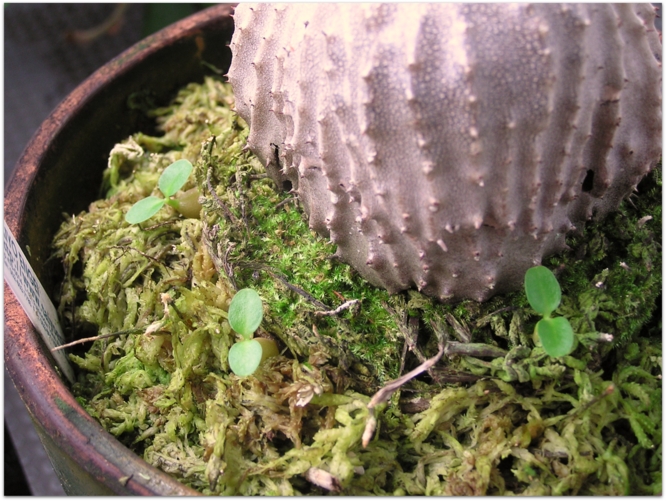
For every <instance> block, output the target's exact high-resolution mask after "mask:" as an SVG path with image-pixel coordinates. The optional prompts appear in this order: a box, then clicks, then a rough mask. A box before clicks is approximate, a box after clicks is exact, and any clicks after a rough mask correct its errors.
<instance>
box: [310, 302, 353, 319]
mask: <svg viewBox="0 0 666 501" xmlns="http://www.w3.org/2000/svg"><path fill="white" fill-rule="evenodd" d="M359 303H360V301H359V300H358V299H352V300H350V301H347V302H346V303H343V304H341V305H340V306H338V307H337V308H336V309H334V310H327V311H315V312H314V314H315V316H318V317H332V316H334V315H337V314H338V313H340V312H341V311H344V310H347V309H349V308H351V307H352V306H355V305H357V304H359Z"/></svg>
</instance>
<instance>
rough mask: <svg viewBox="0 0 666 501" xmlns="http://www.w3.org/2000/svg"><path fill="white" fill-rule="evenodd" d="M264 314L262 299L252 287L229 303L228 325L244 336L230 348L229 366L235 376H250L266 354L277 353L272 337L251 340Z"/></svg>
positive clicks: (240, 292)
mask: <svg viewBox="0 0 666 501" xmlns="http://www.w3.org/2000/svg"><path fill="white" fill-rule="evenodd" d="M263 316H264V312H263V308H262V304H261V298H260V297H259V294H257V292H256V291H255V290H253V289H241V290H239V291H238V292H237V293H236V295H235V296H234V297H233V299H232V300H231V304H230V305H229V316H228V320H229V325H231V328H232V329H233V330H234V331H236V332H237V333H238V334H240V335H241V337H243V340H242V341H239V342H237V343H236V344H234V345H233V346H232V347H231V349H230V350H229V367H230V368H231V370H232V371H233V372H234V374H236V375H237V376H249V375H250V374H253V373H254V371H256V370H257V368H258V367H259V365H261V363H262V362H263V361H264V360H266V359H267V358H269V357H273V356H275V355H277V354H278V349H277V346H276V345H275V342H274V341H273V340H271V339H264V338H257V339H252V336H253V335H254V331H256V330H257V329H258V328H259V325H260V324H261V320H262V318H263Z"/></svg>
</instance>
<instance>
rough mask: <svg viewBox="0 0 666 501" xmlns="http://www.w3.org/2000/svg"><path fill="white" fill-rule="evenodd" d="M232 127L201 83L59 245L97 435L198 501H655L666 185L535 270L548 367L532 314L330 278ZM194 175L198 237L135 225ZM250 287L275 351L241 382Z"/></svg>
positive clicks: (340, 267) (60, 236)
mask: <svg viewBox="0 0 666 501" xmlns="http://www.w3.org/2000/svg"><path fill="white" fill-rule="evenodd" d="M232 110H233V95H232V93H231V90H230V87H229V85H228V84H227V83H224V82H222V81H221V80H220V79H215V78H207V79H206V80H205V81H204V83H203V84H194V83H193V84H190V85H188V86H187V87H186V88H184V89H182V90H181V91H180V93H179V94H178V96H177V97H176V98H175V99H174V101H173V102H172V103H171V104H170V105H169V106H166V107H162V108H157V109H154V110H152V111H150V112H149V115H150V116H151V117H153V118H154V120H155V121H156V122H157V124H158V129H159V130H160V131H161V132H162V135H160V136H148V135H146V134H143V133H137V134H134V135H132V136H131V137H129V138H127V139H126V140H125V141H123V142H121V143H119V144H117V145H116V146H115V147H114V148H113V150H112V151H111V152H110V154H109V161H108V168H107V170H106V171H105V173H104V186H103V187H102V193H103V197H102V198H101V199H100V200H98V201H96V202H93V203H92V204H91V205H90V207H89V209H88V211H87V212H83V213H80V214H74V215H72V214H69V215H65V218H64V219H65V220H64V222H63V224H62V227H61V228H60V230H59V231H58V233H57V235H56V237H55V240H54V253H53V256H52V258H53V259H57V260H60V261H61V262H62V264H63V274H64V281H63V284H62V287H61V291H60V297H59V314H60V316H61V321H62V324H63V327H64V329H65V331H66V333H67V336H68V338H69V339H68V341H76V340H79V339H82V338H96V339H95V340H94V341H90V342H86V343H81V344H78V345H75V346H73V347H72V348H70V350H69V358H70V360H71V361H72V362H73V363H74V365H75V366H76V368H77V382H76V384H74V386H73V388H72V391H73V393H74V394H75V396H76V398H77V400H78V401H79V402H80V404H81V405H82V406H83V407H84V408H85V409H86V411H87V412H88V413H90V414H91V415H92V416H93V417H95V418H96V419H97V420H99V422H100V423H101V424H102V426H103V427H104V428H105V429H106V430H108V431H109V432H110V433H112V434H113V435H115V436H116V437H117V438H118V440H120V441H121V442H122V443H124V444H125V445H126V446H127V447H128V448H130V449H131V450H132V451H134V452H135V453H136V454H138V455H140V456H141V457H143V459H145V461H147V462H148V463H150V464H152V465H154V466H156V467H157V468H159V469H161V470H163V471H165V472H167V473H169V474H171V475H173V476H174V477H175V478H177V479H178V480H179V481H181V482H183V483H184V484H186V485H188V486H191V487H193V488H195V489H197V490H198V491H200V492H202V493H204V494H215V495H258V494H261V495H305V494H312V495H321V494H325V493H328V492H333V493H340V494H345V495H391V494H395V495H419V494H427V495H471V494H476V495H510V494H522V495H532V496H537V495H566V494H579V495H620V494H625V495H626V494H634V495H636V494H643V495H654V494H658V493H660V492H661V469H662V459H661V420H662V414H661V409H662V404H661V398H662V397H661V394H662V390H661V372H662V371H661V312H660V310H659V308H658V304H659V303H660V299H659V298H660V295H661V273H660V271H661V167H660V166H659V167H658V168H656V169H654V170H653V171H652V172H651V173H650V174H649V175H648V176H647V177H646V178H645V179H644V180H643V181H642V182H641V184H640V185H639V187H638V193H636V194H635V195H632V196H631V197H630V198H629V199H627V200H626V201H625V202H623V204H622V205H621V207H620V209H619V210H618V211H617V212H615V213H613V214H611V215H610V216H608V217H607V218H606V219H605V220H604V221H601V222H590V223H588V224H587V225H586V226H585V228H584V229H583V230H582V231H579V232H577V233H574V234H571V235H570V236H569V237H568V238H567V244H568V250H567V251H566V252H564V253H563V254H560V255H556V256H552V257H550V258H548V259H546V260H544V262H543V264H544V265H545V266H547V267H548V268H550V269H551V270H553V271H554V272H555V274H556V276H557V278H558V281H559V283H560V284H561V287H562V303H561V305H560V307H559V308H558V309H557V314H558V315H561V316H563V317H565V318H567V319H568V320H569V322H570V323H571V325H572V327H573V330H574V332H575V334H576V347H575V349H574V351H573V352H572V353H571V354H570V355H568V356H564V357H560V358H556V359H553V358H550V357H549V356H547V355H546V353H545V351H544V349H543V347H542V346H540V343H539V341H538V338H537V337H536V336H534V334H533V331H534V326H535V324H536V322H537V321H538V319H539V315H538V314H537V313H536V312H535V311H534V310H532V309H531V308H530V306H529V304H528V302H527V299H526V297H525V293H524V291H517V292H514V293H510V294H503V295H499V296H495V297H493V298H491V299H490V300H488V301H486V302H483V303H478V302H475V301H472V300H464V301H460V302H456V303H440V302H438V301H436V300H434V299H431V298H429V297H426V296H424V295H422V294H420V293H418V292H416V291H414V290H410V291H406V292H402V293H397V294H389V293H388V292H386V291H385V290H383V289H379V288H377V287H374V286H372V285H370V284H369V283H368V282H366V281H365V280H364V279H362V278H361V277H360V276H359V275H358V274H357V273H356V272H355V271H354V270H353V269H352V268H351V267H349V266H348V265H346V264H344V263H342V262H339V261H338V260H336V259H334V258H333V254H334V253H335V246H334V245H333V244H331V243H329V242H328V241H327V240H326V239H324V238H322V237H320V236H319V235H317V234H316V233H315V232H314V231H312V230H310V229H309V228H308V223H307V218H306V216H305V215H304V213H303V211H302V208H301V206H300V204H299V200H298V198H297V197H296V196H294V194H293V193H289V192H286V193H285V192H280V191H278V190H276V189H275V186H274V184H273V181H272V180H271V179H270V178H269V177H268V176H267V175H266V173H265V171H264V168H263V166H262V165H261V163H260V162H259V161H258V160H257V159H256V158H255V157H254V156H253V155H252V154H251V153H250V152H249V151H247V149H246V148H245V144H246V139H247V136H248V129H247V126H246V124H245V123H244V121H243V120H242V119H241V118H239V117H238V116H237V115H236V114H235V113H234V111H232ZM180 159H187V160H189V161H190V162H191V163H192V164H193V165H194V172H193V174H192V175H191V176H190V178H189V180H188V182H187V183H186V184H185V186H183V190H187V189H190V188H197V189H198V192H199V196H200V198H199V200H200V201H201V205H202V209H201V213H200V217H199V218H185V217H183V216H181V215H180V214H179V213H178V212H177V211H175V210H174V209H173V208H171V207H169V206H165V207H164V208H162V209H161V210H160V211H158V212H157V214H156V215H155V216H153V217H152V218H150V219H149V220H147V221H145V222H143V223H140V224H129V223H127V222H126V221H125V214H126V213H127V211H128V210H129V208H130V207H131V206H132V205H133V204H134V203H136V202H137V201H138V200H140V199H142V198H144V197H147V196H149V195H156V196H162V195H161V193H160V191H159V189H158V186H157V185H158V179H159V176H160V174H161V173H162V172H163V170H164V169H165V168H166V167H167V166H168V165H170V164H171V163H173V162H175V161H177V160H180ZM242 288H252V289H254V290H256V291H257V292H258V293H259V295H260V297H261V299H262V301H263V308H264V318H263V322H262V323H261V326H260V328H259V330H258V332H257V334H256V335H257V336H258V337H264V338H271V339H274V340H275V341H276V342H277V344H278V346H279V349H280V355H278V356H275V357H272V358H269V359H268V360H266V361H265V362H263V363H262V365H261V366H260V367H259V369H258V370H257V371H256V372H255V373H254V374H253V375H250V376H246V377H238V376H236V375H235V374H233V373H232V372H231V371H230V370H229V364H228V360H227V358H228V352H229V349H230V347H231V346H232V345H233V344H234V343H235V342H236V341H238V340H239V336H238V335H237V334H235V333H234V332H233V331H232V329H231V328H230V326H229V322H228V320H227V311H228V308H229V303H230V301H231V299H232V297H233V296H234V294H235V292H236V291H237V290H240V289H242ZM608 334H610V335H611V336H612V341H611V340H610V339H611V336H608ZM440 350H443V352H444V356H443V357H442V358H441V359H440V360H439V361H438V362H437V363H436V364H435V365H434V366H432V367H430V368H429V369H428V370H427V371H425V372H423V373H422V374H421V375H419V376H417V377H416V378H414V379H412V380H410V381H409V382H407V383H405V384H404V385H402V386H400V387H399V388H395V392H393V393H392V394H390V396H389V398H388V399H387V401H386V402H382V403H380V404H379V405H378V406H376V407H375V408H374V409H373V410H372V411H370V410H369V408H368V403H369V402H370V400H371V398H372V396H373V395H375V394H376V393H377V392H378V391H379V390H381V389H382V388H386V387H387V385H389V386H390V384H391V381H394V380H396V379H397V378H399V377H400V376H402V375H404V374H405V373H408V372H409V371H410V370H412V369H414V368H415V367H417V366H419V365H420V364H422V363H423V362H425V361H426V360H429V359H432V358H433V357H435V355H436V354H437V353H438V352H439V351H440ZM369 419H376V426H375V427H374V429H373V428H367V426H366V425H367V423H368V420H369ZM368 429H369V430H370V432H368V431H367V430H368ZM364 433H365V434H366V436H364ZM364 442H367V443H364ZM364 445H365V446H364Z"/></svg>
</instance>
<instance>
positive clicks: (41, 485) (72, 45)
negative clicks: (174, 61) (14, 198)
mask: <svg viewBox="0 0 666 501" xmlns="http://www.w3.org/2000/svg"><path fill="white" fill-rule="evenodd" d="M121 5H123V4H113V3H106V4H76V3H71V4H37V3H29V4H28V3H11V4H5V5H4V7H3V16H4V19H3V29H4V94H5V99H4V148H3V150H4V162H5V163H4V186H5V187H6V186H7V184H8V181H9V179H10V176H11V172H12V170H13V168H14V165H15V164H16V162H17V160H18V159H19V157H20V156H21V153H22V152H23V149H24V148H25V146H26V145H27V143H28V141H29V140H30V138H31V137H32V135H33V133H34V132H35V131H36V130H37V128H38V127H39V125H40V124H41V123H42V122H43V121H44V119H45V118H46V117H47V116H48V115H49V114H50V113H51V111H53V109H54V108H55V107H56V106H57V105H58V104H59V103H60V101H62V100H63V99H64V98H65V97H66V96H67V95H68V94H69V93H70V92H71V91H72V90H74V88H76V86H77V85H79V84H80V83H81V82H82V81H83V80H85V79H86V78H87V77H88V76H90V75H91V74H92V73H93V72H94V71H95V70H97V69H98V68H100V67H101V66H103V65H104V64H106V63H107V62H108V61H110V60H111V59H113V58H114V57H116V56H117V55H119V54H120V53H121V52H123V51H124V50H125V49H127V48H129V47H130V46H132V45H134V44H135V43H136V42H138V41H139V40H141V39H142V38H144V37H146V36H148V35H150V34H151V33H154V32H155V31H157V30H159V29H161V28H163V27H165V26H167V25H169V24H171V23H173V22H175V21H177V20H179V19H182V18H183V17H186V16H188V15H190V14H193V13H194V12H196V11H197V10H200V9H202V8H204V7H206V4H124V6H123V7H121ZM105 24H106V25H108V26H105ZM96 28H99V29H96ZM104 28H107V29H104ZM4 415H5V429H4V454H5V455H4V467H5V469H4V494H5V495H8V496H11V495H19V496H20V495H23V496H29V495H35V496H57V495H64V494H65V493H64V491H63V489H62V486H61V485H60V482H59V481H58V478H57V477H56V475H55V472H54V471H53V467H52V466H51V463H50V462H49V460H48V457H47V456H46V452H45V450H44V448H43V446H42V444H41V443H40V441H39V438H38V437H37V433H36V432H35V430H34V428H33V425H32V423H31V421H30V417H29V415H28V412H27V410H26V408H25V406H24V405H23V402H22V401H21V399H20V397H19V396H18V393H17V392H16V390H15V389H14V385H13V384H12V382H11V379H9V377H8V375H7V372H6V371H5V372H4Z"/></svg>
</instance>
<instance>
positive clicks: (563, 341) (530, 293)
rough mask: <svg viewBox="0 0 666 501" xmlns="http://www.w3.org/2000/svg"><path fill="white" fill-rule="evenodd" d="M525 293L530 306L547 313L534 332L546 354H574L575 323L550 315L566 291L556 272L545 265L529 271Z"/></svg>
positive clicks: (555, 355) (526, 274)
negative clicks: (561, 285)
mask: <svg viewBox="0 0 666 501" xmlns="http://www.w3.org/2000/svg"><path fill="white" fill-rule="evenodd" d="M525 293H526V294H527V301H529V303H530V306H532V308H534V309H535V310H536V311H537V312H538V313H540V314H541V315H542V316H543V318H542V319H541V320H539V322H538V323H537V324H536V327H535V328H534V331H535V332H536V333H537V335H538V336H539V339H540V340H541V344H542V345H543V349H544V350H545V351H546V353H547V354H548V355H550V356H551V357H553V358H556V357H563V356H565V355H568V354H569V353H571V350H572V349H573V343H574V333H573V329H572V328H571V324H570V323H569V321H568V320H567V319H566V318H564V317H555V318H552V317H551V316H550V314H551V313H552V312H553V311H555V309H556V308H557V307H558V306H559V305H560V301H561V300H562V290H561V289H560V284H559V283H558V281H557V278H555V275H553V272H552V271H550V270H549V269H548V268H546V267H545V266H535V267H533V268H530V269H529V270H527V273H525Z"/></svg>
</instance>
